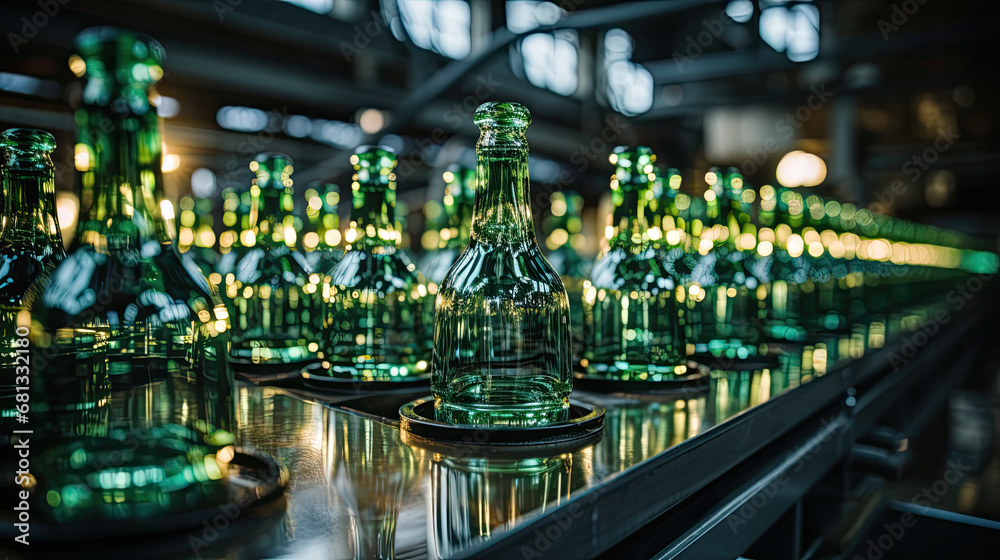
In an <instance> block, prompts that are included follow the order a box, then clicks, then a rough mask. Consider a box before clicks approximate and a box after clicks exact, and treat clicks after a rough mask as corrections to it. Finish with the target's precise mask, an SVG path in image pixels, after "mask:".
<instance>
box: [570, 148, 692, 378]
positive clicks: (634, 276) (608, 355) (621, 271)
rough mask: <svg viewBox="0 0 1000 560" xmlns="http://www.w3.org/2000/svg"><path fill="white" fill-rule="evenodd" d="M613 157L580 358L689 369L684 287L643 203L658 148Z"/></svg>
mask: <svg viewBox="0 0 1000 560" xmlns="http://www.w3.org/2000/svg"><path fill="white" fill-rule="evenodd" d="M611 161H612V162H613V163H614V164H615V175H614V176H613V177H612V178H611V188H612V192H613V195H614V204H615V210H614V215H613V217H612V223H613V225H612V226H610V230H609V232H608V233H609V235H608V237H609V239H608V244H609V245H608V249H607V251H605V252H604V254H603V255H601V256H600V257H599V258H598V259H597V262H595V263H594V268H593V271H592V272H591V274H590V281H589V283H588V284H586V285H585V287H584V288H585V291H584V298H583V316H584V341H585V344H586V350H585V353H584V360H583V361H582V362H581V366H583V368H584V372H585V373H586V374H587V375H589V376H594V377H601V378H608V379H622V380H633V381H664V380H669V379H672V378H673V377H674V376H675V375H683V374H685V373H686V372H687V365H686V358H685V346H684V340H685V339H684V331H683V326H684V325H683V321H682V315H681V309H680V303H681V302H683V301H684V291H683V287H682V286H679V285H677V283H676V282H675V280H674V279H673V278H672V277H671V276H670V275H669V274H668V273H667V271H666V269H665V266H664V263H663V261H662V260H661V259H660V258H659V255H658V254H657V251H656V250H655V249H654V248H653V246H652V244H651V243H650V239H649V231H650V229H649V223H648V216H647V207H646V204H647V200H648V198H647V193H649V192H650V183H651V182H652V181H653V180H654V179H655V175H654V173H653V164H654V162H655V156H654V155H653V153H652V151H651V150H650V149H649V148H646V147H642V146H640V147H637V148H629V147H625V146H620V147H618V148H615V151H614V153H613V154H612V156H611ZM651 175H652V176H653V177H650V176H651ZM649 198H652V197H651V196H650V197H649ZM584 362H585V363H584Z"/></svg>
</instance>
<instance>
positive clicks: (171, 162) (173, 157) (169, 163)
mask: <svg viewBox="0 0 1000 560" xmlns="http://www.w3.org/2000/svg"><path fill="white" fill-rule="evenodd" d="M180 166H181V156H179V155H177V154H163V163H162V164H161V166H160V169H161V170H162V171H163V172H164V173H172V172H174V171H177V169H178V168H180Z"/></svg>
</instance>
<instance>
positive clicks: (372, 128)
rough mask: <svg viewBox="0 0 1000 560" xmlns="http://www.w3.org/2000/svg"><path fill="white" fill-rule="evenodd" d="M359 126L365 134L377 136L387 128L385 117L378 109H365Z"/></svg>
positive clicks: (359, 119)
mask: <svg viewBox="0 0 1000 560" xmlns="http://www.w3.org/2000/svg"><path fill="white" fill-rule="evenodd" d="M358 124H359V125H360V126H361V130H362V131H363V132H364V133H365V134H375V133H376V132H378V131H380V130H382V127H383V126H385V115H384V114H383V113H382V111H379V110H378V109H365V110H364V111H362V112H361V116H360V117H359V118H358Z"/></svg>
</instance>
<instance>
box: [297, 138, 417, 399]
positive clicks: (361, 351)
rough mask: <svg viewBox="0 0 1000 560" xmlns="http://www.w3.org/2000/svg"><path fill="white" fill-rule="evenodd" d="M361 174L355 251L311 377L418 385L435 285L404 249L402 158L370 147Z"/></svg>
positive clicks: (358, 163) (331, 288)
mask: <svg viewBox="0 0 1000 560" xmlns="http://www.w3.org/2000/svg"><path fill="white" fill-rule="evenodd" d="M351 163H352V164H353V165H354V176H353V181H352V184H351V189H352V191H353V193H354V194H353V206H352V208H351V224H350V229H348V230H347V232H346V233H345V234H344V239H345V241H346V243H347V246H346V248H347V250H346V252H345V253H344V256H343V258H342V259H341V261H340V262H339V263H337V265H336V266H335V267H334V268H333V270H331V271H329V272H328V273H327V275H328V276H329V284H328V285H327V286H326V287H325V288H324V290H325V291H326V292H327V294H328V298H327V314H326V317H327V322H326V335H325V336H324V337H323V339H324V340H323V342H324V348H322V349H321V350H322V356H321V357H322V359H323V363H322V366H323V369H321V370H320V372H319V373H316V374H314V375H313V374H310V377H315V378H318V379H320V380H321V379H322V378H323V377H328V378H334V379H340V380H351V381H355V382H362V383H363V382H369V381H411V380H414V379H419V378H420V377H425V376H427V375H428V373H429V372H428V365H429V364H428V359H429V358H430V343H429V338H430V337H429V332H427V331H428V329H427V325H426V324H425V323H424V313H423V305H424V298H426V297H428V293H427V286H425V285H424V284H423V282H422V281H421V279H420V277H419V276H418V275H417V273H416V266H414V265H413V263H411V262H410V260H409V259H408V258H407V257H406V256H405V255H404V254H403V252H402V251H401V250H399V242H400V239H401V237H402V236H401V235H400V232H399V231H398V230H397V229H396V226H395V204H396V175H395V173H394V172H393V169H394V168H395V167H396V155H395V154H394V153H393V152H392V151H391V150H390V149H388V148H384V147H374V146H365V147H361V148H359V149H358V153H356V154H354V155H353V156H351Z"/></svg>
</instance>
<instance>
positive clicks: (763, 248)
mask: <svg viewBox="0 0 1000 560" xmlns="http://www.w3.org/2000/svg"><path fill="white" fill-rule="evenodd" d="M772 251H774V245H772V244H771V242H770V241H761V242H760V244H758V245H757V253H758V254H759V255H760V256H762V257H766V256H768V255H770V254H771V252H772Z"/></svg>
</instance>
